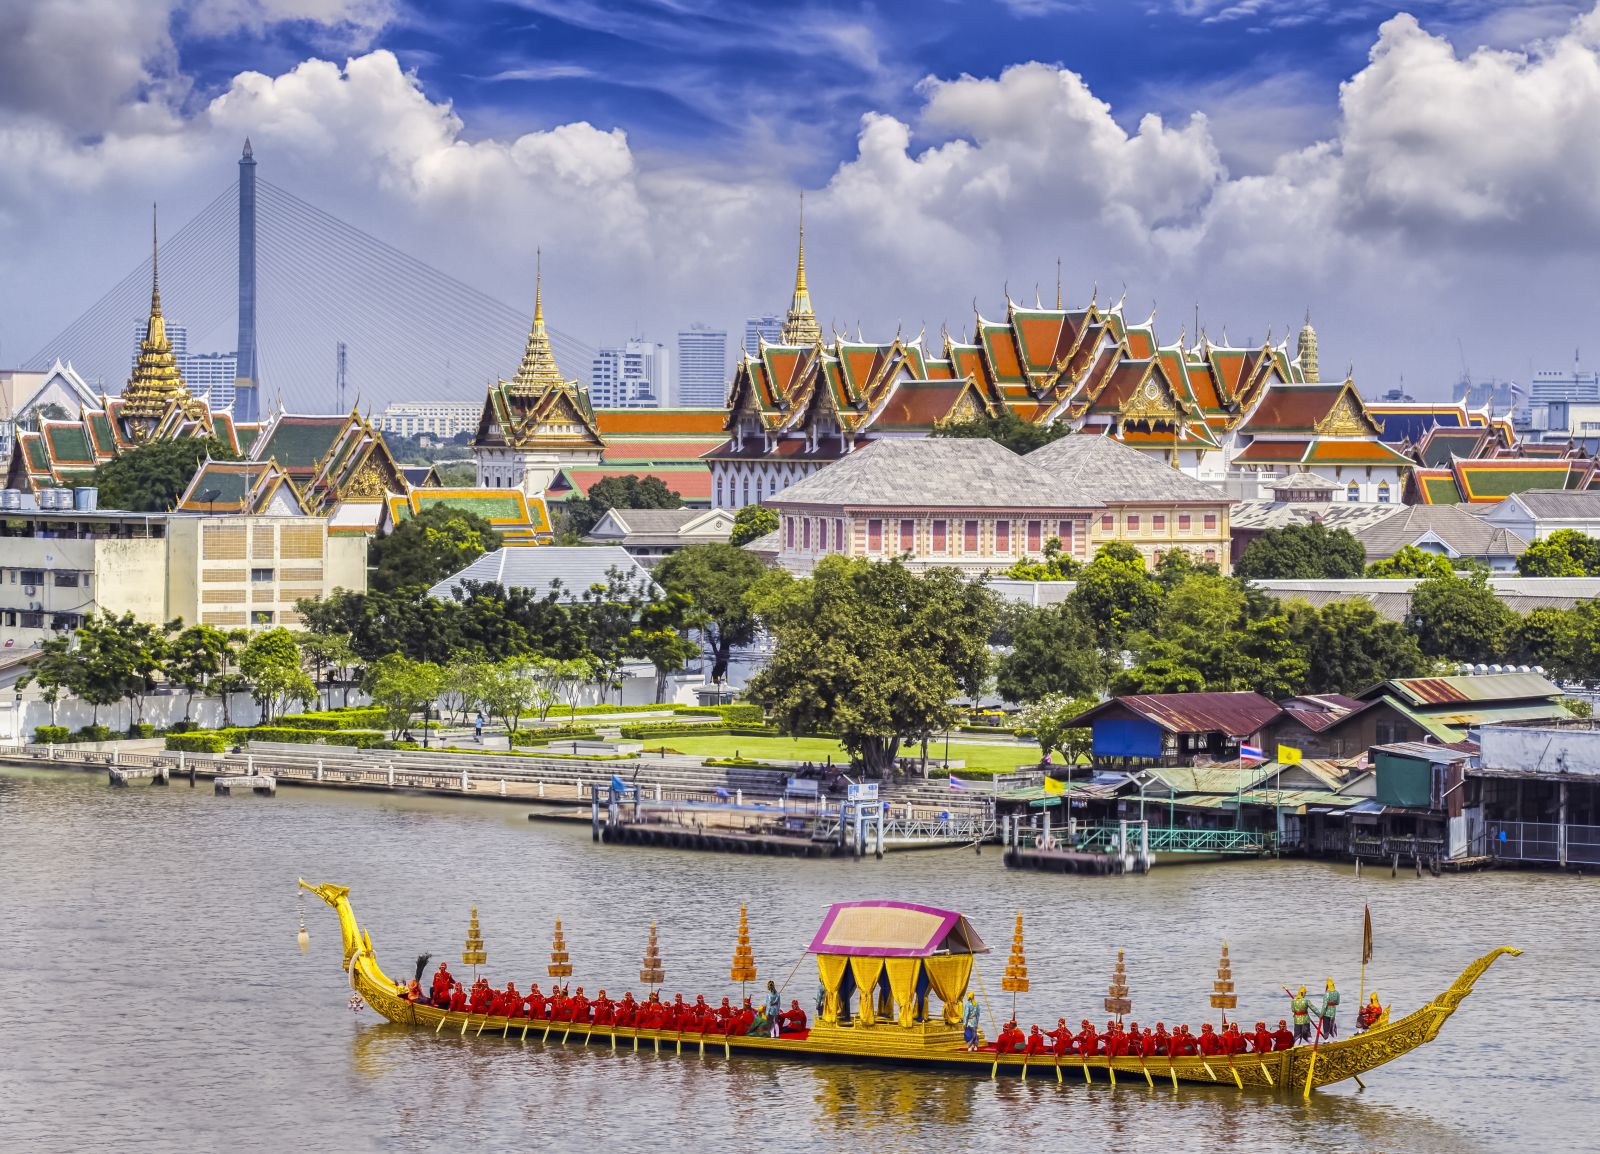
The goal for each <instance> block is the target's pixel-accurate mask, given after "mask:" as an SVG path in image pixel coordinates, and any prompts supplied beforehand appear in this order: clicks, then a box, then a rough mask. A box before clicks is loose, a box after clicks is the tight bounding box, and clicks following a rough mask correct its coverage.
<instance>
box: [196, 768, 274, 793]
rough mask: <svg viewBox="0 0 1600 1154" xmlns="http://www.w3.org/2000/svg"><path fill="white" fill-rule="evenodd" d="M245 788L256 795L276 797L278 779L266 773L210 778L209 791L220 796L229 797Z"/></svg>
mask: <svg viewBox="0 0 1600 1154" xmlns="http://www.w3.org/2000/svg"><path fill="white" fill-rule="evenodd" d="M245 790H248V791H250V792H251V793H253V794H255V795H256V796H257V797H277V796H278V779H277V778H275V777H273V776H272V775H271V774H266V773H249V774H245V773H239V774H228V775H226V776H224V775H218V776H217V777H214V778H212V779H211V792H213V793H215V794H217V795H218V796H220V797H231V796H232V795H233V794H234V793H236V792H242V791H245Z"/></svg>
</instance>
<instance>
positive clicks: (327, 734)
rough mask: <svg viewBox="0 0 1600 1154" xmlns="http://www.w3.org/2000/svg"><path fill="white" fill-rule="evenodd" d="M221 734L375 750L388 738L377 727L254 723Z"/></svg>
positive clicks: (246, 738)
mask: <svg viewBox="0 0 1600 1154" xmlns="http://www.w3.org/2000/svg"><path fill="white" fill-rule="evenodd" d="M222 733H223V736H225V737H229V738H232V739H233V740H235V741H282V742H291V743H294V744H296V745H348V746H354V747H355V748H356V749H375V748H377V747H378V746H380V745H383V744H384V743H386V742H387V741H388V740H389V735H388V734H387V733H385V732H384V731H383V730H380V729H293V728H285V727H283V726H273V725H257V726H255V727H253V728H251V729H225V730H223V731H222Z"/></svg>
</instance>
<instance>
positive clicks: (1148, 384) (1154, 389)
mask: <svg viewBox="0 0 1600 1154" xmlns="http://www.w3.org/2000/svg"><path fill="white" fill-rule="evenodd" d="M1155 364H1156V362H1155V360H1154V359H1153V358H1152V359H1151V361H1150V363H1149V364H1148V365H1147V366H1146V367H1145V370H1144V375H1143V376H1142V377H1141V378H1140V380H1139V383H1138V384H1137V385H1136V386H1135V387H1134V390H1133V392H1132V393H1131V394H1130V395H1129V397H1128V399H1127V400H1126V401H1124V402H1123V403H1122V409H1121V411H1120V413H1119V416H1120V417H1121V419H1122V420H1123V421H1125V422H1127V421H1147V422H1151V423H1162V424H1167V423H1171V422H1174V421H1176V420H1178V419H1179V418H1180V417H1181V416H1182V415H1183V414H1182V410H1180V409H1179V407H1178V401H1177V398H1176V397H1175V396H1174V395H1173V393H1172V390H1171V388H1170V387H1169V386H1168V385H1167V381H1166V377H1165V376H1162V375H1159V374H1157V373H1156V372H1155Z"/></svg>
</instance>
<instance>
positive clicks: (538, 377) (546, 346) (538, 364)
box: [511, 250, 572, 397]
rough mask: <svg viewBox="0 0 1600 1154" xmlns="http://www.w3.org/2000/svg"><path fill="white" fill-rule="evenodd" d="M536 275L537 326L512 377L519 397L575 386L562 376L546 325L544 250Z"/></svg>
mask: <svg viewBox="0 0 1600 1154" xmlns="http://www.w3.org/2000/svg"><path fill="white" fill-rule="evenodd" d="M535 259H536V264H535V266H534V268H535V271H534V277H533V329H532V330H531V331H530V332H529V333H528V347H527V348H526V349H524V350H523V352H522V363H521V364H520V365H518V366H517V375H516V376H514V377H512V378H511V392H512V393H515V394H517V395H519V396H527V397H534V396H538V395H540V394H541V393H544V392H546V391H547V390H549V389H561V388H571V387H572V382H570V381H568V380H566V379H565V378H564V377H562V375H561V369H560V368H559V367H558V366H557V365H556V355H555V353H554V352H553V351H551V348H550V334H549V333H548V332H546V331H545V327H544V267H543V266H544V253H543V251H542V250H541V251H540V252H539V254H538V256H537V257H536V258H535Z"/></svg>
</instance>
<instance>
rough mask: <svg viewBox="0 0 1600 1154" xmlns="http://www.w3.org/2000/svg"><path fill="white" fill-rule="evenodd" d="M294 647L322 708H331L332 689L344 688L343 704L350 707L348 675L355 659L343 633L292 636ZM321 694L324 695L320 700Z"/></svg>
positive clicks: (297, 634)
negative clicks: (334, 687)
mask: <svg viewBox="0 0 1600 1154" xmlns="http://www.w3.org/2000/svg"><path fill="white" fill-rule="evenodd" d="M295 644H297V645H299V646H300V657H301V660H303V661H304V662H305V663H306V665H307V667H308V668H309V669H310V672H311V681H312V683H313V684H314V685H316V687H317V693H318V697H319V699H321V700H325V702H326V707H327V708H330V709H331V708H332V707H333V686H334V684H335V683H336V682H337V683H338V684H340V685H342V686H343V687H344V704H345V705H349V704H350V674H351V672H352V670H353V669H354V667H355V666H356V664H357V663H358V660H359V659H358V658H357V657H356V651H355V649H354V648H353V647H352V646H351V644H350V637H349V635H348V634H345V633H315V632H312V631H310V630H306V631H304V632H300V633H296V634H295ZM324 694H325V695H326V696H325V697H324Z"/></svg>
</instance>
